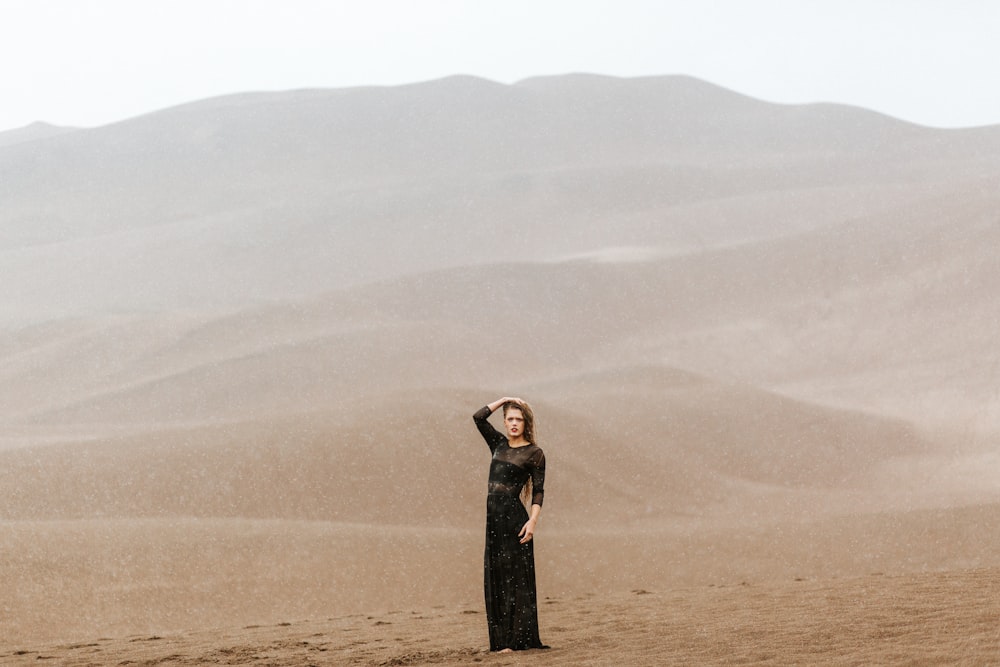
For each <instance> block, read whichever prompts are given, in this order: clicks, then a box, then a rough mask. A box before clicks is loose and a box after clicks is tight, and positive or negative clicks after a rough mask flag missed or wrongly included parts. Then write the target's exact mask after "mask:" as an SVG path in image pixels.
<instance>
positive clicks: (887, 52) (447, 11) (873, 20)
mask: <svg viewBox="0 0 1000 667" xmlns="http://www.w3.org/2000/svg"><path fill="white" fill-rule="evenodd" d="M998 35H1000V2H995V1H993V0H798V1H796V0H715V1H713V0H662V1H655V0H503V1H497V2H489V1H487V0H465V1H460V0H328V1H326V2H323V1H321V0H0V91H2V92H0V95H2V98H0V131H2V130H6V129H12V128H16V127H21V126H24V125H27V124H29V123H31V122H34V121H45V122H49V123H53V124H56V125H71V126H78V127H94V126H99V125H104V124H107V123H111V122H114V121H117V120H122V119H125V118H129V117H132V116H137V115H141V114H143V113H147V112H150V111H156V110H158V109H162V108H165V107H170V106H174V105H177V104H181V103H184V102H189V101H192V100H197V99H203V98H206V97H213V96H216V95H222V94H227V93H235V92H244V91H251V90H255V91H256V90H287V89H294V88H340V87H347V86H359V85H397V84H402V83H412V82H416V81H425V80H429V79H436V78H440V77H443V76H448V75H452V74H472V75H476V76H481V77H484V78H488V79H492V80H494V81H499V82H502V83H513V82H515V81H518V80H520V79H523V78H527V77H530V76H538V75H549V74H565V73H568V72H591V73H597V74H608V75H614V76H645V75H661V74H687V75H690V76H695V77H698V78H701V79H704V80H707V81H710V82H712V83H715V84H718V85H722V86H725V87H727V88H731V89H733V90H736V91H738V92H741V93H745V94H747V95H751V96H753V97H757V98H760V99H764V100H768V101H772V102H782V103H802V102H840V103H845V104H852V105H855V106H860V107H865V108H868V109H873V110H875V111H880V112H882V113H886V114H889V115H891V116H895V117H897V118H902V119H905V120H909V121H913V122H917V123H921V124H924V125H933V126H939V127H960V126H970V125H992V124H998V123H1000V85H997V80H998V76H997V75H998V73H1000V65H998V64H1000V38H998Z"/></svg>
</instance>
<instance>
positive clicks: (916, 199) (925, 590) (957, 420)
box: [0, 75, 1000, 665]
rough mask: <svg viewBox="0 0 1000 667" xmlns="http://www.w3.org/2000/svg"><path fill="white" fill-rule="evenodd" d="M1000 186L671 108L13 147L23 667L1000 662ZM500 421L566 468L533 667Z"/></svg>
mask: <svg viewBox="0 0 1000 667" xmlns="http://www.w3.org/2000/svg"><path fill="white" fill-rule="evenodd" d="M583 102H585V103H583ZM25 136H27V135H25ZM998 156H1000V128H998V127H995V126H990V127H982V128H976V129H972V130H937V129H930V128H924V127H919V126H915V125H912V124H909V123H903V122H899V121H896V120H894V119H892V118H888V117H885V116H882V115H878V114H874V113H870V112H868V111H865V110H863V109H857V108H848V107H839V106H836V105H806V106H787V105H774V104H768V103H764V102H761V101H758V100H754V99H751V98H748V97H745V96H742V95H739V94H736V93H734V92H731V91H728V90H725V89H722V88H718V87H715V86H712V85H710V84H707V83H704V82H701V81H697V80H694V79H690V78H685V77H652V78H641V79H614V78H609V77H593V76H584V75H577V76H566V77H548V78H541V79H532V80H528V81H524V82H521V83H518V84H514V85H501V84H496V83H493V82H489V81H484V80H480V79H474V78H470V77H454V78H449V79H444V80H441V81H432V82H428V83H425V84H419V85H412V86H401V87H396V88H378V89H371V88H359V89H350V90H315V91H301V92H293V93H281V94H267V93H260V94H252V95H234V96H229V97H224V98H217V99H213V100H205V101H202V102H196V103H192V104H188V105H184V106H182V107H177V108H173V109H166V110H163V111H159V112H156V113H152V114H148V115H145V116H142V117H139V118H135V119H132V120H129V121H125V122H122V123H116V124H113V125H108V126H105V127H101V128H95V129H91V130H67V131H60V132H44V131H40V132H38V133H36V134H34V135H32V136H31V137H29V138H28V139H24V140H21V139H19V140H18V141H16V142H14V141H10V142H8V141H4V140H3V136H2V135H0V182H2V183H3V184H4V185H3V188H2V189H0V229H2V230H3V234H2V235H0V274H2V275H3V277H4V290H2V291H0V427H2V428H0V581H2V582H3V586H2V587H0V614H2V616H0V661H3V662H11V663H13V664H17V663H18V662H22V663H24V664H28V663H30V664H38V662H37V661H38V659H39V657H46V658H51V659H52V660H55V661H56V662H63V663H66V664H120V663H126V662H134V663H138V664H154V663H156V664H161V663H162V664H171V663H175V664H185V663H188V664H198V663H212V662H218V663H224V664H225V663H237V664H247V663H249V664H252V663H254V662H257V663H261V664H310V663H315V664H386V665H388V664H434V663H440V664H469V663H472V662H483V663H484V664H493V663H496V664H520V662H524V663H527V662H538V663H539V664H566V665H569V664H573V665H577V664H595V665H598V664H609V662H612V663H623V664H663V663H664V662H666V663H667V664H670V663H675V664H681V663H687V664H697V663H702V664H733V663H736V662H743V663H749V664H755V663H756V664H872V663H876V664H877V663H883V664H898V663H904V664H906V663H912V664H949V665H950V664H968V665H982V664H993V663H996V662H1000V638H998V630H997V628H998V627H1000V626H998V624H997V620H998V615H1000V609H998V605H997V603H996V602H995V601H996V600H997V599H998V596H997V595H996V593H997V592H998V591H997V576H998V571H1000V557H998V556H997V554H998V553H1000V548H998V547H1000V545H998V544H997V539H998V538H997V532H996V531H994V530H991V529H990V527H991V526H995V525H996V523H997V519H998V510H1000V453H998V451H997V448H996V442H997V436H998V434H1000V407H998V406H1000V394H998V390H997V387H998V386H1000V383H998V381H1000V362H998V357H997V351H996V346H995V332H996V322H997V321H1000V301H998V300H997V299H996V298H995V289H994V288H995V286H996V285H997V284H998V282H1000V264H998V263H997V261H996V259H995V256H994V255H995V252H994V249H995V248H996V247H998V246H1000V225H998V224H997V220H996V215H995V211H997V210H1000V193H998V191H997V190H996V188H994V187H990V186H989V184H992V183H995V182H998V181H1000V178H998V177H1000V173H998V172H1000V157H998ZM518 235H528V236H530V239H529V242H527V243H518V244H510V243H506V241H507V240H509V239H511V238H517V237H518ZM623 249H629V250H628V251H627V252H626V251H623ZM514 312H516V313H517V316H516V317H510V314H511V313H514ZM512 349H513V350H517V351H518V354H517V363H516V364H515V363H511V352H510V351H511V350H512ZM508 387H517V391H518V393H520V394H521V395H523V396H526V397H530V398H531V402H532V408H533V409H534V410H535V411H536V412H537V413H538V414H539V415H544V435H543V437H542V438H541V440H542V445H543V448H544V451H545V456H546V463H547V466H548V470H550V471H551V474H550V475H548V476H547V478H546V480H545V491H546V492H547V495H546V500H545V502H544V507H545V510H544V518H542V519H540V520H539V522H538V524H537V533H536V534H534V535H533V539H532V542H533V543H534V548H535V554H536V556H535V563H534V565H535V570H536V575H537V607H538V630H539V633H540V639H541V640H542V641H544V643H545V644H548V645H550V646H551V647H552V648H551V649H549V650H547V651H537V652H536V651H529V652H522V653H518V654H517V655H516V656H515V657H505V656H498V655H494V654H491V653H490V652H489V648H490V645H489V635H488V632H487V623H486V621H485V610H484V608H483V560H482V556H483V551H484V546H485V545H484V533H483V518H484V517H483V495H484V494H483V491H484V489H486V488H487V486H488V482H489V478H488V470H487V468H486V466H485V465H484V456H485V453H486V450H485V448H483V446H482V441H481V438H480V437H479V435H477V434H476V432H475V431H474V430H473V426H472V424H470V420H469V416H470V414H471V413H472V412H473V411H474V410H475V409H476V407H478V406H480V405H482V403H483V401H484V400H491V397H493V396H500V395H502V392H503V390H504V388H508ZM420 460H434V461H444V462H447V464H446V465H443V466H440V467H431V468H424V467H421V466H419V465H417V464H416V463H415V462H416V461H420ZM445 511H446V512H447V517H448V518H447V521H446V522H445V521H444V520H443V519H442V515H443V513H444V512H445ZM536 655H538V656H540V657H534V656H536Z"/></svg>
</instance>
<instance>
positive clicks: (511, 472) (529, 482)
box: [473, 397, 548, 653]
mask: <svg viewBox="0 0 1000 667" xmlns="http://www.w3.org/2000/svg"><path fill="white" fill-rule="evenodd" d="M501 406H502V407H503V422H504V427H505V428H506V430H507V435H506V436H504V435H503V434H502V433H500V432H499V431H497V430H496V429H495V428H493V426H492V425H491V424H490V422H489V416H490V415H491V414H493V412H494V411H495V410H496V409H497V408H499V407H501ZM473 419H474V420H475V422H476V427H477V428H478V429H479V432H480V433H481V434H482V436H483V439H484V440H486V444H487V445H489V447H490V451H491V452H492V453H493V461H492V463H491V464H490V477H489V491H488V495H487V496H486V553H485V557H484V568H485V576H484V588H485V594H486V623H487V625H488V627H489V632H490V650H491V651H500V652H501V653H508V652H510V651H516V650H522V649H529V648H548V647H547V646H545V645H544V644H542V642H541V640H540V639H539V638H538V601H537V598H536V596H535V551H534V544H533V543H532V538H533V537H534V534H535V525H536V524H537V523H538V516H539V514H541V512H542V498H543V497H544V495H545V454H544V453H543V452H542V449H541V448H540V447H539V446H538V445H537V444H536V443H535V420H534V415H532V413H531V407H530V406H528V404H527V403H525V402H524V401H522V400H521V399H519V398H510V397H504V398H500V399H497V400H495V401H493V402H492V403H490V404H489V405H487V406H485V407H483V408H481V409H480V410H479V411H478V412H476V414H475V415H473ZM522 497H523V498H524V499H525V500H524V501H523V502H522V500H521V498H522ZM527 504H530V506H531V513H530V515H529V513H528V511H527V510H526V509H525V505H527Z"/></svg>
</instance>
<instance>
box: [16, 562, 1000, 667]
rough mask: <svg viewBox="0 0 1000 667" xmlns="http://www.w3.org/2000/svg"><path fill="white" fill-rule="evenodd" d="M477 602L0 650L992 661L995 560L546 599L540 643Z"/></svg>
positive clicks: (746, 661) (185, 658)
mask: <svg viewBox="0 0 1000 667" xmlns="http://www.w3.org/2000/svg"><path fill="white" fill-rule="evenodd" d="M484 623H485V622H484V617H483V612H482V610H481V609H480V608H479V607H478V606H476V605H474V604H469V605H459V606H436V607H432V608H425V609H397V610H387V611H379V612H372V613H368V614H352V615H346V616H339V617H334V618H327V619H312V620H289V621H285V622H281V623H277V624H274V625H267V626H258V625H249V626H246V627H242V628H216V629H204V630H197V631H191V632H185V633H175V634H167V635H162V636H160V635H135V636H127V637H117V638H94V639H93V640H91V641H84V642H77V643H72V644H64V643H57V644H30V643H29V644H24V645H19V646H17V647H9V648H4V649H3V650H2V652H0V660H3V661H4V664H12V665H38V664H64V665H108V664H117V665H195V664H221V665H237V664H243V665H469V664H484V665H611V664H626V665H662V664H701V665H790V664H810V665H873V664H897V665H899V664H908V665H993V664H997V662H998V661H1000V570H998V569H996V568H990V569H981V570H959V571H953V572H940V573H925V574H915V575H905V576H888V575H875V574H873V575H869V576H866V577H859V578H850V579H830V580H818V581H812V580H798V581H786V582H776V583H768V584H757V585H754V584H743V585H735V586H725V587H701V588H680V589H675V590H664V591H647V590H643V589H637V590H633V591H627V592H626V591H623V592H620V593H617V594H610V595H600V596H599V595H593V594H591V595H581V596H576V597H569V598H562V597H547V598H545V599H543V600H542V601H541V607H540V623H541V627H542V635H543V639H544V640H545V641H546V642H548V643H549V645H550V646H551V648H550V649H548V650H533V651H526V652H523V653H516V654H514V655H506V656H505V655H499V654H490V653H489V651H487V650H485V649H484V648H483V645H484V642H485V627H484Z"/></svg>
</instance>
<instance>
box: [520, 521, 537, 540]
mask: <svg viewBox="0 0 1000 667" xmlns="http://www.w3.org/2000/svg"><path fill="white" fill-rule="evenodd" d="M517 536H518V537H520V538H521V544H527V543H528V542H530V541H531V538H532V537H534V536H535V522H534V521H532V520H531V519H528V522H527V523H525V524H524V525H523V526H522V527H521V532H519V533H518V534H517Z"/></svg>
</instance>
